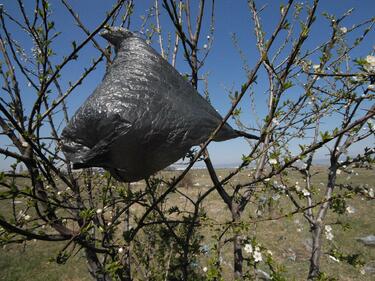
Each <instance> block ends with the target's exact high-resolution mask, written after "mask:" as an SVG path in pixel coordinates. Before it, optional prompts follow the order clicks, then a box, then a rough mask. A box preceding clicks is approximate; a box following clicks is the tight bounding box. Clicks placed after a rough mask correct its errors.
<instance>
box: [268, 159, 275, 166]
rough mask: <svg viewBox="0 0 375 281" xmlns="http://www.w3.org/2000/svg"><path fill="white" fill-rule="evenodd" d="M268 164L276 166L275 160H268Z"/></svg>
mask: <svg viewBox="0 0 375 281" xmlns="http://www.w3.org/2000/svg"><path fill="white" fill-rule="evenodd" d="M269 162H270V164H271V165H276V164H277V160H276V159H274V158H272V159H270V161H269Z"/></svg>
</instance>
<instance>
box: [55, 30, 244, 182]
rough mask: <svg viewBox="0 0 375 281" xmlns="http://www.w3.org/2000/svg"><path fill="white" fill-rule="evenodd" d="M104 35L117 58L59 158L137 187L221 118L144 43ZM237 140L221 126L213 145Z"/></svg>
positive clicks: (67, 133)
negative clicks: (104, 173)
mask: <svg viewBox="0 0 375 281" xmlns="http://www.w3.org/2000/svg"><path fill="white" fill-rule="evenodd" d="M101 35H102V36H103V37H104V38H105V39H107V40H108V41H109V42H110V43H112V44H113V45H114V47H115V51H116V57H115V58H114V60H113V63H112V64H111V65H110V66H109V67H108V69H107V71H106V74H105V76H104V79H103V81H102V82H101V83H100V85H99V86H98V87H97V88H96V89H95V91H94V92H93V93H92V94H91V96H90V97H89V98H88V99H87V100H86V101H85V103H84V104H83V105H82V106H81V107H80V108H79V109H78V111H77V112H76V113H75V115H74V116H73V118H72V119H71V120H70V122H69V124H68V125H67V126H66V128H65V129H64V130H63V132H62V136H61V139H62V151H63V152H64V154H65V156H66V158H67V159H68V160H69V161H71V162H72V163H73V168H87V167H103V168H105V169H107V170H109V171H110V173H111V174H112V175H113V176H114V177H115V178H116V179H118V180H120V181H125V182H132V181H137V180H140V179H144V178H147V177H149V176H150V175H152V174H153V173H155V172H157V171H159V170H162V169H163V168H165V167H167V166H169V165H171V164H172V163H174V162H176V161H177V160H178V159H180V158H182V157H183V156H185V155H186V153H187V152H188V151H189V149H190V148H191V147H192V146H195V145H198V144H200V143H202V142H204V141H205V140H206V139H207V138H208V137H209V136H210V134H211V133H212V132H213V130H214V129H215V128H216V127H217V126H218V125H219V124H220V123H221V121H222V117H221V116H220V115H219V114H218V113H217V112H216V110H215V109H214V108H213V107H212V106H211V105H210V104H209V103H208V102H207V101H206V100H205V99H204V98H203V97H201V96H200V95H199V94H198V92H197V91H196V90H195V89H194V87H193V86H192V85H191V84H190V83H189V82H188V81H186V80H185V79H184V78H183V77H182V76H181V75H180V74H179V73H178V72H177V71H176V70H175V69H174V68H173V67H172V66H171V65H170V64H169V63H168V62H167V61H166V60H164V59H163V58H162V57H161V56H160V55H159V54H158V53H157V52H156V51H155V50H154V49H153V48H151V47H150V46H149V45H148V44H147V43H146V42H145V41H144V40H143V39H141V38H139V37H137V36H136V35H135V34H134V33H132V32H130V31H128V30H126V29H123V28H110V29H108V30H105V31H104V32H102V33H101ZM238 136H239V133H238V131H236V130H234V129H232V128H231V127H230V126H229V125H228V124H225V125H224V127H223V128H222V129H221V130H220V131H219V133H218V134H217V135H216V137H215V139H214V140H215V141H224V140H228V139H231V138H235V137H238Z"/></svg>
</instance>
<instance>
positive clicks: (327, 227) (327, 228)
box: [324, 225, 332, 232]
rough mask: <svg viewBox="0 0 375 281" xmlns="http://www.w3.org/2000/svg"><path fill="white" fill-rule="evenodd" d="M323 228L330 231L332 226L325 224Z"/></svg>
mask: <svg viewBox="0 0 375 281" xmlns="http://www.w3.org/2000/svg"><path fill="white" fill-rule="evenodd" d="M324 230H325V231H326V232H331V231H332V226H330V225H326V226H325V227H324Z"/></svg>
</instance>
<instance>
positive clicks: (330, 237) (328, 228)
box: [324, 225, 334, 241]
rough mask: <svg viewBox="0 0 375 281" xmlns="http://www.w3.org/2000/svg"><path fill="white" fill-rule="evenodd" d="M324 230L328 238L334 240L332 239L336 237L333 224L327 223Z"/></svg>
mask: <svg viewBox="0 0 375 281" xmlns="http://www.w3.org/2000/svg"><path fill="white" fill-rule="evenodd" d="M324 230H325V235H326V239H327V240H330V241H332V239H333V237H334V236H333V234H332V226H330V225H326V226H325V227H324Z"/></svg>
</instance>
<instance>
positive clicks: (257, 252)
mask: <svg viewBox="0 0 375 281" xmlns="http://www.w3.org/2000/svg"><path fill="white" fill-rule="evenodd" d="M253 258H254V261H255V262H260V261H262V253H261V252H260V249H259V247H255V251H254V253H253Z"/></svg>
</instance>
